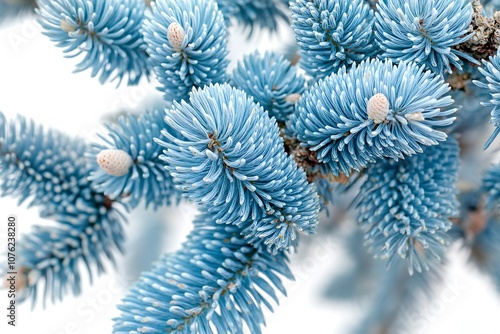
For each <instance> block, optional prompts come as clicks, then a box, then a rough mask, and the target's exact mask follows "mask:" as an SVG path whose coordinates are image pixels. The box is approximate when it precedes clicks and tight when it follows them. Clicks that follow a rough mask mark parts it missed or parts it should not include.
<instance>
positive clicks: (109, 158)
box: [97, 149, 133, 176]
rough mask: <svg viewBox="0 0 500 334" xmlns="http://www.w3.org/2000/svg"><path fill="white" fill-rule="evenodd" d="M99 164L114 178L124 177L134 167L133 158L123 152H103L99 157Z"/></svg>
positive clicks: (109, 150)
mask: <svg viewBox="0 0 500 334" xmlns="http://www.w3.org/2000/svg"><path fill="white" fill-rule="evenodd" d="M97 163H98V164H99V167H101V168H102V169H103V170H104V171H105V172H106V173H108V174H109V175H113V176H123V175H125V174H127V173H128V171H129V169H130V167H132V164H133V161H132V157H131V156H130V155H129V154H128V153H127V152H125V151H123V150H118V149H108V150H102V151H101V152H99V154H98V155H97Z"/></svg>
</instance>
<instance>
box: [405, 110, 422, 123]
mask: <svg viewBox="0 0 500 334" xmlns="http://www.w3.org/2000/svg"><path fill="white" fill-rule="evenodd" d="M405 118H406V120H407V121H410V122H411V121H417V122H420V121H423V120H424V119H425V118H424V114H422V113H421V112H414V113H411V114H406V115H405Z"/></svg>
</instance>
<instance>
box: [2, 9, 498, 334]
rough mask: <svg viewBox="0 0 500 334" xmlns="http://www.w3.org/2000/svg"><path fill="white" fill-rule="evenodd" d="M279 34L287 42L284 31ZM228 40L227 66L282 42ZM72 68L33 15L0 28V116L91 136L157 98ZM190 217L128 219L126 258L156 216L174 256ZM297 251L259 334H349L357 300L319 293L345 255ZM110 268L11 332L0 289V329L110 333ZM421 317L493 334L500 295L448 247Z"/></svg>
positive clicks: (434, 328)
mask: <svg viewBox="0 0 500 334" xmlns="http://www.w3.org/2000/svg"><path fill="white" fill-rule="evenodd" d="M284 34H285V35H287V36H288V37H290V36H289V35H290V34H289V33H287V32H286V31H285V32H284ZM232 36H233V37H232V39H231V42H230V48H231V58H232V59H233V60H235V59H240V58H241V57H242V55H243V54H245V53H248V52H250V51H252V50H253V49H255V48H257V47H259V48H261V49H264V48H269V47H271V46H273V47H275V46H277V45H279V44H280V43H282V42H283V41H284V40H285V41H286V38H277V37H275V38H273V39H269V38H267V37H265V36H264V34H262V35H260V36H261V37H263V36H264V37H265V38H263V39H261V40H259V38H254V39H253V40H252V41H250V42H247V41H245V40H244V39H243V37H242V36H243V34H242V33H241V32H239V31H233V34H232ZM288 37H287V38H288ZM75 63H76V61H75V60H74V59H65V58H64V57H63V55H62V52H61V50H60V49H58V48H56V47H54V46H53V45H52V43H51V42H50V41H49V40H48V38H46V37H45V36H43V35H41V33H40V31H39V27H38V25H37V24H36V23H35V22H34V20H33V19H31V18H28V19H26V20H24V21H22V22H19V23H16V24H13V25H9V26H6V27H1V28H0V111H2V112H4V113H5V114H6V115H7V117H13V116H15V115H16V114H22V115H25V116H27V117H31V118H33V119H35V120H36V121H37V122H38V123H41V124H44V125H46V126H50V127H53V128H57V129H59V130H62V131H64V132H66V133H68V134H70V135H74V136H80V137H83V138H89V136H90V134H92V133H93V132H94V130H96V129H98V126H99V123H100V120H101V117H102V116H103V115H106V114H108V113H109V112H116V111H119V110H121V109H128V110H133V109H134V108H137V107H138V106H139V104H140V103H141V102H142V101H143V98H144V97H145V96H146V95H147V96H149V97H151V96H160V94H159V93H157V92H156V91H155V89H154V87H155V86H156V82H155V81H154V80H152V81H151V82H149V83H148V82H142V84H141V86H139V87H125V86H122V87H119V88H118V89H116V88H115V85H114V84H106V85H100V84H99V83H98V81H97V80H95V79H91V78H90V75H89V73H88V72H84V73H79V74H73V73H72V71H73V69H74V65H75ZM231 66H234V62H233V64H232V65H231ZM11 213H14V214H16V215H17V216H18V222H19V223H18V224H19V225H18V227H19V229H18V230H19V231H20V233H21V235H22V234H24V233H28V232H29V230H30V226H31V225H33V224H50V222H47V221H44V220H42V219H40V218H38V216H37V211H36V209H30V210H27V209H26V207H25V206H22V207H18V206H17V204H16V201H14V200H12V199H9V198H7V199H0V221H2V220H4V221H5V222H6V218H7V215H8V214H11ZM193 215H194V209H193V208H192V207H191V206H189V205H188V204H181V206H180V207H178V208H174V209H169V210H163V211H161V212H160V213H159V214H157V215H156V216H155V217H156V218H151V216H147V215H145V214H143V213H141V212H140V211H138V212H136V213H134V214H132V215H130V219H129V225H128V226H126V229H127V232H128V234H129V239H131V246H130V247H131V248H132V247H134V249H133V251H132V253H133V256H135V259H136V260H134V258H132V260H131V259H130V257H129V258H128V260H129V261H138V260H137V259H142V258H148V257H147V254H142V253H141V252H146V250H144V251H142V249H141V247H142V245H141V244H137V243H136V244H133V241H134V237H136V236H137V235H140V234H141V231H142V230H143V227H144V224H147V223H148V220H151V219H158V217H161V218H162V219H163V223H164V224H165V226H166V227H165V228H166V229H167V230H168V233H166V236H165V237H164V240H163V243H162V244H163V249H164V250H165V251H173V250H175V249H176V248H177V247H178V246H179V244H180V243H181V242H182V240H183V238H184V236H185V235H186V234H187V233H188V231H189V229H190V221H191V219H192V217H193ZM145 217H146V218H145ZM147 217H149V218H147ZM0 226H5V224H3V223H2V224H0ZM2 229H4V228H3V227H2ZM0 236H1V238H2V239H0V246H1V248H4V245H5V241H6V239H5V231H3V230H2V231H0ZM313 238H322V236H314V237H313ZM301 251H302V253H303V254H302V257H301V258H296V259H293V260H292V264H293V267H295V274H296V275H297V281H296V282H295V283H290V284H288V287H289V296H288V298H281V305H280V306H279V307H277V308H276V310H275V313H274V314H273V315H268V316H267V327H266V328H265V329H264V333H267V334H271V333H272V334H278V333H279V334H281V333H290V334H295V333H336V334H339V333H340V334H342V333H348V331H349V329H350V328H352V327H354V326H355V325H356V324H357V323H358V321H359V319H361V318H360V316H361V314H362V312H363V310H362V309H360V307H359V306H358V305H357V304H356V303H350V304H349V303H347V304H346V303H338V302H334V301H331V300H328V299H325V298H323V297H322V292H323V289H324V288H325V284H326V283H328V281H329V279H330V277H331V274H332V272H334V271H335V270H336V269H338V268H342V267H343V266H345V265H346V263H345V260H344V259H343V252H344V251H343V250H342V249H341V248H340V247H339V246H338V241H336V240H333V241H329V240H328V241H327V242H326V244H325V242H323V243H319V242H312V243H310V244H309V246H308V247H303V248H302V249H301ZM126 260H127V258H125V259H123V260H122V262H124V261H126ZM0 261H6V259H0ZM138 262H141V261H140V260H139V261H138ZM119 263H120V262H119ZM124 263H125V262H124ZM137 265H138V266H140V265H144V264H141V263H137ZM146 267H147V266H146ZM108 269H109V270H108V273H109V274H107V275H104V276H101V277H100V278H99V279H97V280H96V281H95V283H94V285H93V286H86V287H85V288H84V293H83V295H82V296H80V297H77V298H75V297H72V296H68V297H67V298H66V299H65V301H64V302H63V303H57V304H56V305H51V304H50V303H49V305H48V306H47V308H46V309H45V310H44V309H43V308H42V307H41V305H37V307H36V308H35V310H31V308H30V305H29V304H28V303H26V304H24V305H22V306H21V307H20V308H19V309H18V327H16V328H15V329H14V328H12V327H8V326H6V322H7V320H6V317H5V315H4V314H6V310H5V308H6V305H7V297H6V291H5V290H0V310H2V311H1V312H0V333H9V334H10V333H37V334H62V333H66V334H70V333H71V334H74V333H110V332H111V326H112V321H111V319H112V317H114V316H117V315H118V311H117V310H116V308H115V305H116V304H117V303H118V302H119V300H120V298H121V297H122V296H123V294H124V293H125V292H126V288H127V284H128V283H129V282H127V281H126V280H124V279H123V277H124V273H123V271H122V270H121V269H120V268H119V269H117V270H113V269H112V268H108ZM125 276H126V275H125ZM86 285H88V284H86ZM457 286H458V287H459V289H456V287H457ZM450 291H451V297H452V298H446V297H444V296H445V295H446V296H450ZM453 291H456V293H454V292H453ZM4 305H5V307H4ZM421 311H422V314H423V315H425V319H426V321H425V326H424V327H422V328H420V329H419V330H417V329H415V333H455V334H460V333H463V334H468V333H485V334H488V333H499V332H500V321H499V319H500V317H499V315H500V295H499V294H498V293H497V292H496V291H495V289H494V287H493V285H492V283H491V282H490V281H489V280H488V279H487V278H485V277H484V276H482V275H481V274H479V273H478V272H477V270H476V269H474V268H473V267H472V266H470V265H468V264H466V259H465V257H464V255H463V254H462V253H460V252H459V251H458V250H456V249H455V250H453V252H452V257H451V265H450V268H449V271H448V275H447V279H446V283H445V284H444V286H443V290H441V291H440V293H438V294H437V295H436V298H435V300H433V303H431V304H429V305H426V306H424V307H423V309H422V310H421Z"/></svg>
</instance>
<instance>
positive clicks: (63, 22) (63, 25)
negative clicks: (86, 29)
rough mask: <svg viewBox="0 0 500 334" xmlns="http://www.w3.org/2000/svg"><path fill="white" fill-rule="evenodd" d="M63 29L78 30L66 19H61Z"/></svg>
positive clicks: (66, 30)
mask: <svg viewBox="0 0 500 334" xmlns="http://www.w3.org/2000/svg"><path fill="white" fill-rule="evenodd" d="M61 29H62V30H63V31H65V32H74V31H76V27H75V26H74V25H72V24H71V23H69V22H68V21H66V20H64V19H62V20H61Z"/></svg>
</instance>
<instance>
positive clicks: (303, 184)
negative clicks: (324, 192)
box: [158, 84, 319, 250]
mask: <svg viewBox="0 0 500 334" xmlns="http://www.w3.org/2000/svg"><path fill="white" fill-rule="evenodd" d="M165 121H166V122H167V124H168V125H169V126H170V127H172V128H173V129H174V130H177V131H178V132H179V133H180V134H181V135H182V136H180V137H178V138H175V137H173V136H172V135H171V134H169V133H166V132H164V136H165V137H166V138H167V139H168V140H169V141H168V142H162V141H158V142H159V143H160V144H161V145H163V146H165V147H166V148H167V149H166V150H165V151H164V157H163V159H164V160H165V162H167V168H168V169H169V170H170V171H171V175H172V177H173V179H174V182H175V183H176V184H177V185H178V187H179V189H181V190H183V191H184V192H185V195H186V196H187V197H188V198H189V199H191V200H193V201H195V202H197V203H199V204H201V205H203V206H204V207H206V208H207V209H208V210H211V211H213V212H214V217H215V219H216V220H217V222H219V223H228V224H237V225H244V226H245V227H246V229H245V232H244V233H245V234H246V235H247V237H248V238H252V240H253V239H254V238H255V241H256V242H257V240H260V239H262V238H263V239H264V240H265V243H266V244H268V246H269V247H272V248H273V249H275V250H277V249H281V248H288V247H290V246H291V245H294V244H295V243H296V238H297V235H296V234H297V232H304V233H312V232H314V230H315V227H316V224H317V222H318V214H319V199H318V194H317V193H316V190H315V189H314V186H312V185H310V184H308V182H307V179H306V175H305V172H304V171H303V170H302V169H300V168H298V167H297V164H296V163H295V162H294V160H293V159H292V158H291V157H290V156H289V155H287V154H286V153H285V150H284V146H283V139H282V138H281V137H280V133H279V128H278V126H277V124H276V121H275V120H274V119H271V118H269V116H268V115H267V112H265V111H264V110H263V109H262V107H260V106H259V105H258V104H255V103H254V102H253V100H252V99H251V98H249V97H247V95H246V94H245V93H244V92H243V91H241V90H238V89H235V88H232V87H231V86H229V85H228V84H224V85H211V86H209V87H206V88H205V89H199V90H196V91H193V92H192V94H191V97H190V103H187V102H185V101H182V102H181V103H174V106H173V108H172V109H171V110H168V111H167V116H166V118H165Z"/></svg>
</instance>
